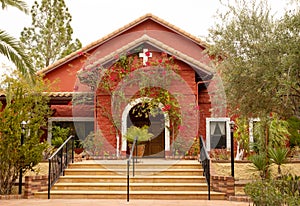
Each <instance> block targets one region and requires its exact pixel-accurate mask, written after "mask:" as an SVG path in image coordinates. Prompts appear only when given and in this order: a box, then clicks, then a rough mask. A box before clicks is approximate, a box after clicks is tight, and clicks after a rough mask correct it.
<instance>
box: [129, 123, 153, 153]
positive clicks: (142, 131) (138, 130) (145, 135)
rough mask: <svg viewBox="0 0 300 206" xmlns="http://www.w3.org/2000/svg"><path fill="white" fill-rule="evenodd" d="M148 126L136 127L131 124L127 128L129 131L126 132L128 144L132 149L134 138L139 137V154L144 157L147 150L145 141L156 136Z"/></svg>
mask: <svg viewBox="0 0 300 206" xmlns="http://www.w3.org/2000/svg"><path fill="white" fill-rule="evenodd" d="M148 129H149V127H148V126H146V125H145V126H143V127H136V126H131V127H129V128H128V129H127V132H126V134H125V138H126V139H127V141H128V146H129V148H130V150H131V147H132V144H133V141H134V139H135V138H136V137H137V156H138V157H142V156H143V155H144V151H145V143H146V142H148V141H149V140H151V138H152V137H153V136H154V135H153V134H152V133H150V132H149V130H148Z"/></svg>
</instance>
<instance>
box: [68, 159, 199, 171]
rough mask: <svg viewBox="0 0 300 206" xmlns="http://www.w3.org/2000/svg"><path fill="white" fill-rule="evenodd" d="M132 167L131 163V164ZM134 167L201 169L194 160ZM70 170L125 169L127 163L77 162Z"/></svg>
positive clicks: (141, 164) (70, 166)
mask: <svg viewBox="0 0 300 206" xmlns="http://www.w3.org/2000/svg"><path fill="white" fill-rule="evenodd" d="M131 166H132V163H131ZM135 166H136V167H137V168H139V169H144V168H156V169H170V168H172V169H183V168H185V169H201V168H202V166H201V164H200V163H199V162H197V161H195V160H188V161H166V162H163V163H148V162H146V161H143V162H141V161H139V162H138V163H137V164H135ZM68 168H70V169H79V168H82V169H83V168H89V169H109V170H114V169H127V161H122V162H121V161H118V162H117V161H116V162H114V161H112V162H109V163H108V162H105V161H97V160H88V161H84V162H77V163H73V164H70V165H69V167H68Z"/></svg>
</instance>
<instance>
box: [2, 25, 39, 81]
mask: <svg viewBox="0 0 300 206" xmlns="http://www.w3.org/2000/svg"><path fill="white" fill-rule="evenodd" d="M0 54H3V55H4V56H5V57H7V58H8V59H9V60H10V61H11V62H13V63H14V64H15V65H16V67H17V69H18V70H19V71H20V72H21V73H22V74H23V75H25V76H31V75H32V74H34V69H33V67H32V65H31V63H30V60H29V59H28V57H27V56H26V54H25V53H24V52H23V51H22V49H21V48H20V46H19V41H18V40H16V39H15V38H14V37H12V36H10V35H9V34H7V33H6V32H5V31H3V30H1V29H0Z"/></svg>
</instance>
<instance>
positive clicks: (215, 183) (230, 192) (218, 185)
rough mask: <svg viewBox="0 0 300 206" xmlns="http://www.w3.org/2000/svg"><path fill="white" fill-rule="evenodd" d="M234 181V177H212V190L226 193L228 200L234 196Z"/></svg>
mask: <svg viewBox="0 0 300 206" xmlns="http://www.w3.org/2000/svg"><path fill="white" fill-rule="evenodd" d="M234 181H235V180H234V178H233V177H224V176H211V186H212V190H213V191H216V192H223V193H225V194H226V197H227V198H229V196H234V195H235V189H234Z"/></svg>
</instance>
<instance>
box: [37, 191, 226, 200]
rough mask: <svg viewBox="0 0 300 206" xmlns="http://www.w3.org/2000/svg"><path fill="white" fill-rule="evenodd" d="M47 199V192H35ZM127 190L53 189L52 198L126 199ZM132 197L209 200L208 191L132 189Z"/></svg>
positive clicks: (221, 197) (215, 194)
mask: <svg viewBox="0 0 300 206" xmlns="http://www.w3.org/2000/svg"><path fill="white" fill-rule="evenodd" d="M35 197H36V198H40V199H46V198H47V197H48V196H47V192H38V193H35ZM126 198H127V191H84V190H82V191H61V190H57V191H51V199H126ZM130 199H161V200H167V199H170V200H171V199H172V200H187V199H188V200H207V199H208V195H207V191H130ZM211 199H212V200H224V199H225V195H224V193H219V192H211Z"/></svg>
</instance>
